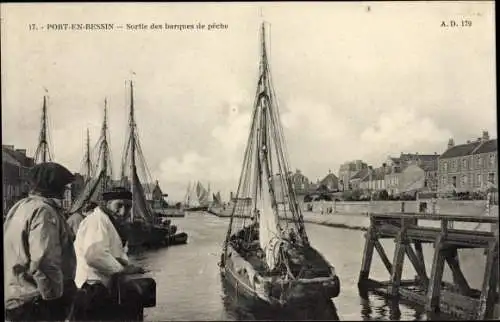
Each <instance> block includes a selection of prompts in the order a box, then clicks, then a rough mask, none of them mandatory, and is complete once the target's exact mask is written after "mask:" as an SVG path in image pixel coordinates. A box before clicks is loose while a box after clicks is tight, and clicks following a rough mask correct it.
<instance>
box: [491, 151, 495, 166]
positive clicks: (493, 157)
mask: <svg viewBox="0 0 500 322" xmlns="http://www.w3.org/2000/svg"><path fill="white" fill-rule="evenodd" d="M494 166H495V155H494V154H490V168H493V167H494Z"/></svg>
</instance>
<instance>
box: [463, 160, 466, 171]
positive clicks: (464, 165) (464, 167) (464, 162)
mask: <svg viewBox="0 0 500 322" xmlns="http://www.w3.org/2000/svg"><path fill="white" fill-rule="evenodd" d="M462 169H464V170H465V169H467V159H463V160H462Z"/></svg>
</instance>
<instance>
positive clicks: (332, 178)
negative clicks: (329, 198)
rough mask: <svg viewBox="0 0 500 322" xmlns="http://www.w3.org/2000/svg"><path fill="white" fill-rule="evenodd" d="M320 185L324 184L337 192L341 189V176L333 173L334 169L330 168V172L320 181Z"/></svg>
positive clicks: (331, 190)
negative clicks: (338, 176)
mask: <svg viewBox="0 0 500 322" xmlns="http://www.w3.org/2000/svg"><path fill="white" fill-rule="evenodd" d="M319 185H320V186H324V187H326V188H327V189H328V191H330V192H336V191H338V190H339V178H337V176H336V175H335V174H333V173H332V170H328V174H327V175H326V176H325V177H324V178H323V179H322V180H321V181H320V182H319Z"/></svg>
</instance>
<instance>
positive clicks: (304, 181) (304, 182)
mask: <svg viewBox="0 0 500 322" xmlns="http://www.w3.org/2000/svg"><path fill="white" fill-rule="evenodd" d="M291 179H292V185H293V188H294V189H295V193H296V194H297V195H302V194H306V193H307V192H308V191H309V186H310V182H309V179H308V178H307V177H306V176H305V175H303V174H302V171H300V170H299V169H296V170H295V173H293V174H292V175H291Z"/></svg>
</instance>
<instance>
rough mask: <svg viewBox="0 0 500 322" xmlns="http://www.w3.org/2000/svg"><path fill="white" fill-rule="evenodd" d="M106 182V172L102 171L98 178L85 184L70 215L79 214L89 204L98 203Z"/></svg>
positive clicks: (91, 179)
mask: <svg viewBox="0 0 500 322" xmlns="http://www.w3.org/2000/svg"><path fill="white" fill-rule="evenodd" d="M104 180H105V172H104V170H101V172H100V173H99V175H98V176H97V178H90V179H89V180H87V182H86V183H85V186H84V188H83V191H82V192H81V193H80V194H79V195H78V197H77V199H76V200H75V202H73V204H72V205H71V209H70V211H69V212H70V213H75V212H79V211H81V210H82V208H83V207H84V206H85V205H86V204H87V203H89V202H91V201H93V202H97V201H98V200H99V199H100V196H101V194H102V188H103V187H104V185H103V181H104Z"/></svg>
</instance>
